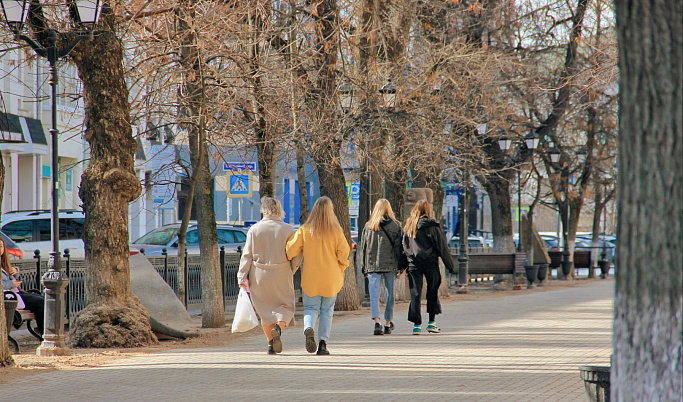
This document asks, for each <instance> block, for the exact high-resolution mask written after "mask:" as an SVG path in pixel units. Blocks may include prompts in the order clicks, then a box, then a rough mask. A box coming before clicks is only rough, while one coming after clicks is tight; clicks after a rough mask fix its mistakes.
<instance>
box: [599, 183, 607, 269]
mask: <svg viewBox="0 0 683 402" xmlns="http://www.w3.org/2000/svg"><path fill="white" fill-rule="evenodd" d="M603 193H604V194H605V195H606V194H607V185H605V191H603ZM608 273H609V259H608V258H607V203H605V205H604V206H603V207H602V255H601V256H600V278H601V279H605V278H607V275H608Z"/></svg>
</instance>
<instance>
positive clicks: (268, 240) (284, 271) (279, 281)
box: [237, 197, 302, 354]
mask: <svg viewBox="0 0 683 402" xmlns="http://www.w3.org/2000/svg"><path fill="white" fill-rule="evenodd" d="M261 214H263V219H261V220H260V221H259V222H258V223H256V224H254V226H252V227H251V228H249V232H247V241H246V243H245V245H244V251H243V252H242V259H241V260H240V268H239V271H238V272H237V283H239V285H240V287H242V288H245V289H246V290H248V291H249V292H250V296H251V301H252V303H253V304H254V309H255V310H256V313H257V314H258V315H259V317H261V325H262V326H263V332H264V333H265V334H266V338H267V339H268V354H276V353H280V352H282V340H281V335H282V329H283V328H284V327H285V326H287V325H290V324H291V323H293V321H294V308H295V307H294V280H293V276H294V272H296V270H297V268H298V267H299V264H300V263H301V259H302V256H299V257H297V258H294V259H292V261H289V260H287V255H286V253H285V244H286V243H287V240H288V239H289V238H290V237H291V236H292V234H293V233H294V228H293V227H292V226H291V225H289V224H287V223H285V222H283V221H282V218H283V217H284V210H283V209H282V205H281V204H280V201H278V200H277V199H275V198H271V197H263V198H261Z"/></svg>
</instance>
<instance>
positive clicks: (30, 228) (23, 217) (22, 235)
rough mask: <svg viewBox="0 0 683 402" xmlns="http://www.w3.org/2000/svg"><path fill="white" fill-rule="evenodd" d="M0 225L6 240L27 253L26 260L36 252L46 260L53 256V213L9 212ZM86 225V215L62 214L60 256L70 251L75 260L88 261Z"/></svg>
mask: <svg viewBox="0 0 683 402" xmlns="http://www.w3.org/2000/svg"><path fill="white" fill-rule="evenodd" d="M0 225H2V231H3V232H4V233H5V234H6V235H7V237H9V238H10V239H12V241H14V243H16V245H17V246H18V247H19V248H20V249H21V251H22V252H23V253H24V257H23V258H32V257H33V252H34V251H35V250H40V255H41V256H42V257H43V258H48V257H49V256H50V252H51V251H52V213H51V212H50V211H46V210H40V211H16V212H8V213H6V214H4V215H2V217H1V218H0ZM84 225H85V214H84V213H83V211H77V210H61V211H59V251H60V252H61V253H64V250H65V249H69V254H70V255H71V256H72V257H77V258H83V257H85V243H83V226H84ZM62 255H63V254H62Z"/></svg>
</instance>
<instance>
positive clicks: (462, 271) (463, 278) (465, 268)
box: [456, 122, 488, 293]
mask: <svg viewBox="0 0 683 402" xmlns="http://www.w3.org/2000/svg"><path fill="white" fill-rule="evenodd" d="M487 127H488V124H487V123H486V122H483V123H479V124H477V126H476V128H477V134H479V135H484V134H486V129H487ZM468 138H469V137H468ZM462 163H463V174H462V176H463V178H462V197H461V202H460V243H459V244H458V282H459V283H460V286H459V287H458V289H457V290H456V293H469V283H470V280H469V261H470V256H469V250H468V246H469V243H468V237H469V219H468V218H469V216H468V212H467V207H468V205H469V174H470V173H469V171H468V170H467V165H466V161H465V160H464V159H463V161H462Z"/></svg>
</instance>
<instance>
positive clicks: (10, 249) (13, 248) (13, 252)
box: [0, 232, 24, 258]
mask: <svg viewBox="0 0 683 402" xmlns="http://www.w3.org/2000/svg"><path fill="white" fill-rule="evenodd" d="M0 238H1V239H2V241H3V242H4V243H5V250H7V254H9V256H10V258H22V257H23V256H24V252H23V251H21V249H20V248H19V247H18V246H17V245H16V244H14V242H13V241H12V239H10V238H9V237H7V235H6V234H4V233H2V232H0Z"/></svg>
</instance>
